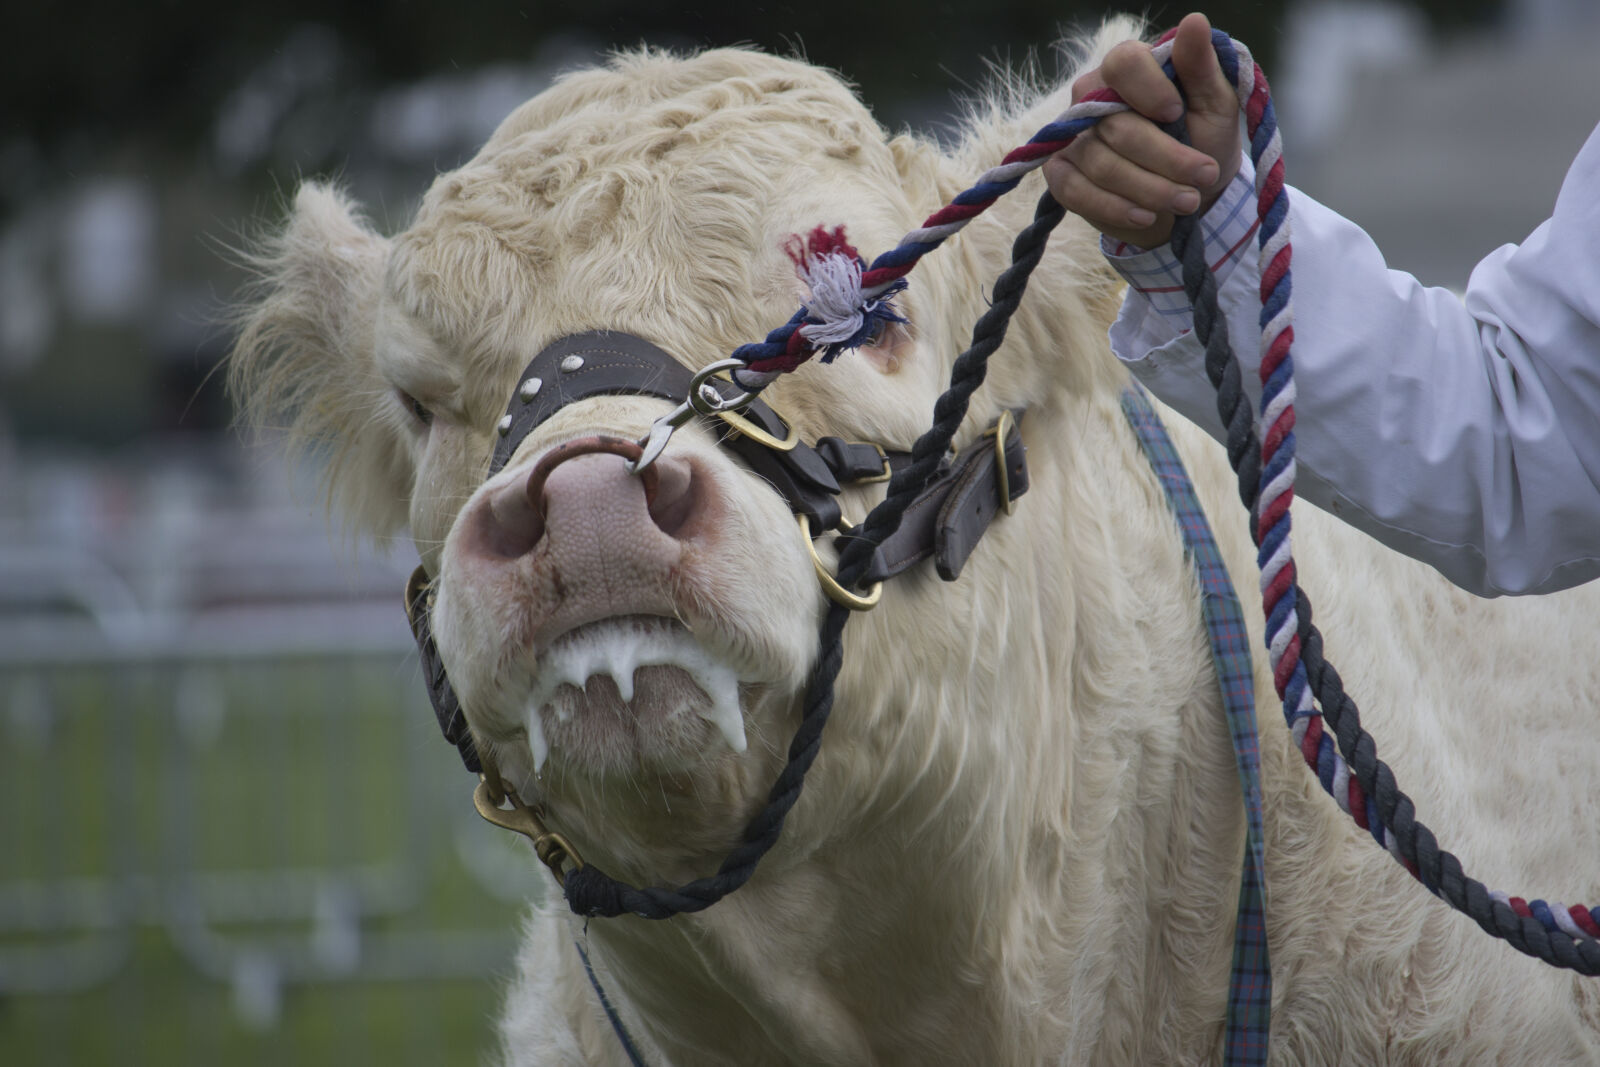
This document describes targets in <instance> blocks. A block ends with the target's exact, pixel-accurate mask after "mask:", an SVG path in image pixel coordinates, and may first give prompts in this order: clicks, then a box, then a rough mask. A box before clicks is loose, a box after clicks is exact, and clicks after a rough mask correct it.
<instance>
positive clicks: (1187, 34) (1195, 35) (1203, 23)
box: [1172, 12, 1239, 119]
mask: <svg viewBox="0 0 1600 1067" xmlns="http://www.w3.org/2000/svg"><path fill="white" fill-rule="evenodd" d="M1172 69H1173V70H1174V71H1175V72H1176V73H1177V75H1178V80H1179V81H1180V82H1182V83H1183V91H1184V93H1185V94H1187V96H1188V98H1189V110H1190V111H1191V112H1196V113H1198V114H1201V115H1206V116H1217V117H1224V116H1225V117H1227V118H1229V119H1232V118H1233V117H1234V116H1235V114H1236V113H1237V112H1238V110H1239V97H1238V96H1237V95H1236V94H1235V92H1234V88H1233V86H1232V85H1230V84H1229V83H1228V79H1227V78H1226V77H1224V76H1223V73H1222V66H1221V64H1219V63H1218V62H1217V52H1216V48H1215V47H1213V45H1212V43H1211V23H1210V22H1209V21H1208V20H1207V19H1206V17H1205V16H1204V15H1202V14H1199V13H1198V12H1196V13H1195V14H1192V15H1188V16H1186V17H1185V18H1184V20H1183V21H1182V22H1180V23H1179V24H1178V33H1177V36H1176V37H1175V38H1173V41H1172Z"/></svg>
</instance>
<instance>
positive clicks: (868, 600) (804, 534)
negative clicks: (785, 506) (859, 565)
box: [795, 513, 883, 611]
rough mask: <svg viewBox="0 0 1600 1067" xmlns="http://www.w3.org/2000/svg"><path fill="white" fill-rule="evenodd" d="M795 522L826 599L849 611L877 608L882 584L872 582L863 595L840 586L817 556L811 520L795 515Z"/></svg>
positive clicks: (881, 592)
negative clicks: (812, 537)
mask: <svg viewBox="0 0 1600 1067" xmlns="http://www.w3.org/2000/svg"><path fill="white" fill-rule="evenodd" d="M795 520H796V521H797V522H798V523H799V524H800V540H801V541H802V542H803V543H804V544H805V546H806V552H807V553H809V554H810V556H811V566H812V568H813V569H814V570H815V571H816V572H817V581H819V582H821V583H822V591H823V592H824V593H826V594H828V599H829V600H831V601H833V602H834V603H835V604H838V605H840V606H842V607H846V608H849V609H850V610H851V611H871V610H872V609H873V608H875V607H877V606H878V601H879V600H880V599H882V597H883V583H882V582H874V583H873V585H872V588H871V589H869V590H867V592H866V594H865V595H858V594H856V593H852V592H850V590H848V589H846V588H845V587H844V586H842V585H840V584H839V580H838V579H837V578H835V577H834V576H833V575H831V574H829V573H828V568H827V567H826V566H824V565H823V563H822V559H821V557H820V556H818V555H817V546H816V545H815V544H813V543H812V541H811V520H810V519H809V518H807V517H806V516H805V515H804V514H803V513H802V514H797V515H795ZM846 528H847V529H848V527H846Z"/></svg>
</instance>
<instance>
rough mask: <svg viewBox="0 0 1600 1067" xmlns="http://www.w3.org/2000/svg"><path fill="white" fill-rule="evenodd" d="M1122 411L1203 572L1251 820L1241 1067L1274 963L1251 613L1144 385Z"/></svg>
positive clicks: (1235, 1057)
mask: <svg viewBox="0 0 1600 1067" xmlns="http://www.w3.org/2000/svg"><path fill="white" fill-rule="evenodd" d="M1122 412H1123V414H1124V415H1125V416H1126V417H1127V419H1128V425H1129V426H1131V427H1132V428H1133V432H1134V435H1135V436H1136V437H1138V439H1139V447H1140V448H1142V449H1143V450H1144V454H1145V457H1146V458H1147V459H1149V461H1150V466H1151V467H1152V468H1153V469H1154V470H1155V472H1156V477H1157V478H1158V479H1159V480H1160V482H1161V488H1162V491H1163V492H1164V493H1165V494H1166V497H1167V506H1168V507H1170V508H1171V509H1172V514H1173V518H1175V519H1177V521H1178V528H1179V529H1180V530H1181V531H1182V532H1183V547H1184V552H1185V553H1186V554H1187V555H1188V557H1189V559H1190V560H1191V562H1192V563H1193V564H1194V568H1195V571H1196V573H1197V574H1198V576H1199V578H1200V590H1201V597H1200V601H1201V614H1202V616H1203V617H1204V619H1205V624H1206V634H1207V636H1208V637H1209V638H1210V642H1211V660H1212V663H1213V664H1214V665H1215V668H1216V673H1217V685H1218V687H1219V688H1220V689H1221V690H1222V706H1223V710H1224V712H1225V714H1226V716H1227V720H1228V734H1229V736H1230V737H1231V738H1232V740H1233V754H1234V758H1235V761H1236V762H1237V764H1238V769H1239V786H1240V789H1241V791H1242V792H1243V795H1244V808H1245V819H1246V830H1245V849H1244V863H1243V870H1242V871H1241V873H1240V878H1239V910H1238V915H1237V918H1236V920H1235V925H1234V932H1233V967H1232V976H1231V979H1230V982H1229V987H1228V1018H1227V1030H1226V1034H1225V1039H1224V1056H1223V1062H1224V1063H1227V1064H1230V1065H1240V1067H1243V1065H1251V1064H1264V1063H1265V1062H1266V1060H1267V1035H1268V1032H1269V1030H1270V1028H1271V1021H1272V964H1271V962H1270V961H1269V960H1268V958H1267V926H1266V910H1265V907H1264V904H1263V899H1262V890H1263V887H1264V886H1265V884H1266V880H1265V878H1264V876H1263V868H1262V852H1263V849H1262V843H1261V758H1260V751H1259V749H1258V747H1257V740H1256V709H1255V683H1254V679H1253V673H1252V670H1251V665H1250V638H1249V635H1248V634H1247V633H1246V632H1245V626H1244V611H1243V609H1242V608H1241V607H1240V604H1239V598H1238V597H1237V596H1236V595H1235V594H1234V591H1233V583H1232V582H1231V581H1230V580H1229V579H1228V569H1227V567H1226V566H1225V565H1224V564H1223V562H1222V554H1221V552H1220V551H1219V550H1218V548H1217V542H1216V539H1215V538H1214V537H1213V536H1212V534H1211V527H1210V525H1209V524H1208V523H1207V522H1206V516H1205V512H1204V511H1203V510H1201V507H1200V501H1199V500H1198V499H1197V498H1196V497H1195V494H1194V485H1193V483H1191V482H1190V481H1189V474H1188V472H1187V471H1186V470H1184V467H1183V461H1182V460H1180V459H1179V458H1178V453H1177V451H1176V450H1175V449H1174V448H1173V447H1172V440H1171V438H1169V437H1168V436H1167V431H1166V429H1165V427H1163V426H1162V425H1161V420H1160V418H1159V417H1158V416H1157V415H1156V413H1155V411H1154V409H1152V408H1151V406H1150V402H1149V400H1148V399H1146V397H1145V394H1144V390H1143V389H1141V388H1140V387H1139V386H1137V385H1134V386H1130V387H1129V388H1128V389H1126V390H1124V391H1123V393H1122Z"/></svg>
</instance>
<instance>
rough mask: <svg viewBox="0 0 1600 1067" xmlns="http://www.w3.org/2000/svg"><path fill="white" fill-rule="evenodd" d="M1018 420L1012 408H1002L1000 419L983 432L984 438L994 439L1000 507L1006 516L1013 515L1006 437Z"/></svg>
mask: <svg viewBox="0 0 1600 1067" xmlns="http://www.w3.org/2000/svg"><path fill="white" fill-rule="evenodd" d="M1016 421H1017V420H1016V419H1015V418H1013V417H1012V415H1011V409H1010V408H1001V409H1000V417H999V418H998V419H995V420H994V425H993V426H991V427H989V428H988V429H987V430H985V431H983V435H982V436H984V437H993V438H994V469H995V473H996V474H997V475H999V478H1000V506H1001V507H1003V508H1005V511H1006V514H1007V515H1009V514H1011V510H1012V500H1011V478H1010V477H1009V476H1008V475H1007V473H1006V436H1007V435H1008V434H1010V432H1011V427H1012V426H1014V425H1016Z"/></svg>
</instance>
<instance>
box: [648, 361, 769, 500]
mask: <svg viewBox="0 0 1600 1067" xmlns="http://www.w3.org/2000/svg"><path fill="white" fill-rule="evenodd" d="M743 367H744V363H743V362H742V361H740V360H737V359H719V360H717V361H716V362H715V363H712V364H710V365H709V366H706V367H703V368H701V370H700V372H699V373H697V374H696V375H695V376H694V378H693V379H691V380H690V382H689V395H688V396H687V397H685V398H684V401H683V403H681V404H679V405H678V406H677V407H675V408H673V409H672V410H671V411H669V412H667V413H666V414H665V415H663V416H661V417H660V418H659V419H657V420H656V421H655V423H654V424H652V425H651V427H650V432H649V433H648V434H646V435H645V436H644V437H641V438H640V439H639V447H640V448H641V449H643V452H642V454H641V455H640V456H639V458H638V459H636V460H634V461H632V462H631V463H629V464H628V473H629V474H638V473H640V472H641V471H643V470H644V469H645V468H646V467H648V466H650V464H652V463H654V462H655V461H656V457H657V456H659V455H661V450H662V449H664V448H666V447H667V441H668V440H669V439H670V438H671V437H672V434H673V432H674V431H675V430H677V428H678V427H680V426H682V425H683V424H684V423H686V422H688V421H689V420H690V419H691V418H693V417H694V416H696V415H704V416H706V417H707V418H715V417H716V416H717V415H722V414H732V413H733V412H736V411H743V410H744V409H745V408H747V407H749V406H750V404H751V402H753V401H754V400H755V398H756V394H755V393H739V394H737V395H736V396H731V397H730V396H723V395H722V393H721V392H720V391H719V390H718V389H717V387H716V386H714V385H712V384H711V378H712V377H713V376H714V375H716V374H717V373H718V372H719V371H732V370H739V369H742V368H743Z"/></svg>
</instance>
